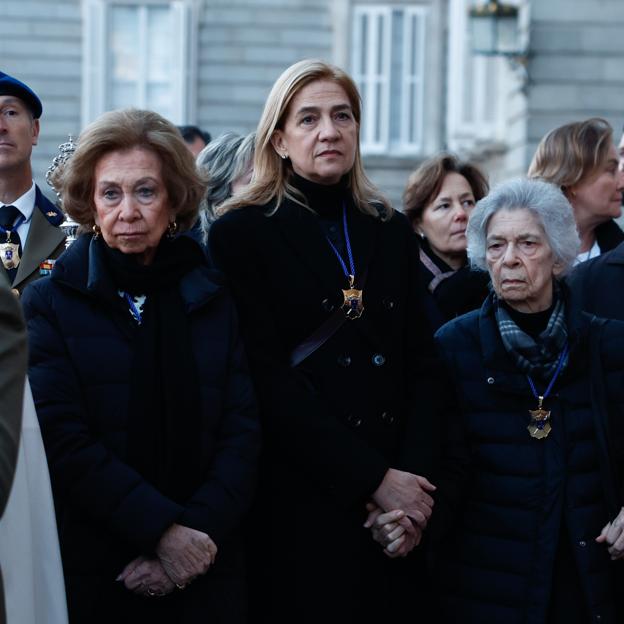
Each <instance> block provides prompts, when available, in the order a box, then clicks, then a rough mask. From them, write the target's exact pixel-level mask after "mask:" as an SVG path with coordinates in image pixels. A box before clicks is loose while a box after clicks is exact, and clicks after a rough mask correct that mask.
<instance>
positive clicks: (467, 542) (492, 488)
mask: <svg viewBox="0 0 624 624" xmlns="http://www.w3.org/2000/svg"><path fill="white" fill-rule="evenodd" d="M568 327H569V330H570V356H569V365H568V366H567V368H566V369H565V371H564V373H563V374H562V375H561V377H560V378H559V379H558V380H557V382H556V385H555V386H554V389H553V393H552V395H551V396H550V397H549V398H548V399H546V402H545V408H546V409H549V410H551V411H552V416H551V420H552V432H551V433H550V435H549V436H548V437H547V438H546V439H544V440H536V439H533V438H531V437H530V435H529V433H528V431H527V425H528V424H529V420H530V416H529V410H530V409H535V408H536V403H537V401H536V399H535V398H534V397H533V395H532V393H531V391H530V388H529V385H528V381H527V379H526V376H525V375H524V374H523V373H521V372H520V371H519V370H518V369H517V368H516V366H515V363H514V362H513V361H512V360H511V358H510V357H509V355H508V354H507V352H506V351H505V348H504V346H503V343H502V341H501V338H500V334H499V332H498V327H497V325H496V321H495V318H494V311H493V304H492V300H491V298H488V299H487V300H486V302H485V303H484V305H483V307H482V308H481V310H480V311H475V312H471V313H469V314H467V315H465V316H463V317H460V318H458V319H456V320H455V321H451V322H450V323H448V324H447V325H445V326H444V327H442V328H441V329H440V330H439V332H438V333H437V334H436V340H437V342H438V344H439V347H440V350H441V353H442V355H443V357H444V361H445V363H446V367H447V370H448V375H449V392H453V391H454V392H455V395H456V403H455V405H453V406H451V409H450V416H449V426H448V436H449V437H448V446H447V450H446V453H445V460H444V462H443V465H444V469H443V473H442V475H441V476H440V477H439V479H438V484H439V489H438V492H436V494H435V497H436V511H434V520H433V526H432V530H433V531H434V533H435V537H436V543H437V550H438V551H439V561H438V564H439V571H440V577H441V579H442V581H441V584H442V595H443V610H444V613H445V618H444V619H442V620H441V621H444V622H453V623H459V622H461V623H463V624H499V623H500V622H505V623H506V624H544V623H545V622H550V621H551V620H550V619H547V618H548V617H549V616H548V613H549V608H550V607H551V605H550V600H551V599H552V598H553V595H554V594H553V591H552V587H553V586H552V583H553V579H552V578H551V575H552V574H553V568H554V567H555V566H556V565H559V564H560V563H561V560H562V554H561V553H566V552H567V553H570V554H569V565H570V566H573V567H574V568H575V570H568V571H567V572H568V573H569V574H570V578H572V579H578V587H577V588H575V587H573V586H569V587H566V588H565V592H566V596H565V601H564V605H565V603H566V602H567V603H568V604H569V603H570V602H571V601H572V602H573V601H574V600H578V606H579V609H580V610H585V611H586V613H587V614H588V615H587V618H588V619H582V620H581V619H579V620H574V621H583V622H585V621H587V622H588V621H590V619H589V618H591V621H601V622H610V623H613V624H615V623H616V622H618V621H621V620H618V619H617V617H616V615H615V612H616V607H615V601H616V600H615V599H616V595H615V593H614V591H613V586H614V583H615V574H616V573H617V570H618V566H619V565H620V563H621V562H615V563H614V562H611V561H610V559H609V556H608V554H607V550H606V547H605V546H604V545H600V544H597V543H596V542H595V541H594V540H595V538H596V537H597V536H598V535H599V534H600V531H601V529H602V527H603V526H604V525H605V524H606V523H607V522H608V521H609V520H612V519H613V518H614V517H615V516H616V515H617V513H618V512H619V510H620V507H621V505H622V502H624V497H623V495H622V488H621V483H622V466H623V463H622V453H621V449H622V435H621V433H622V424H621V422H622V418H623V416H624V351H623V350H622V348H621V346H622V344H624V324H623V323H619V322H616V321H608V322H606V323H605V324H604V325H601V324H600V322H598V321H596V320H595V319H594V320H593V321H592V320H591V319H590V317H588V316H586V315H579V314H576V313H574V312H572V313H571V314H570V316H569V319H568ZM536 383H538V389H539V390H542V391H543V389H544V388H543V387H542V382H536ZM436 513H437V514H438V517H437V519H436V516H435V514H436ZM451 518H452V520H453V522H452V523H451V522H450V520H451ZM436 520H437V526H436ZM558 573H559V574H561V566H560V565H559V572H558ZM564 573H565V570H564ZM558 580H559V579H558V578H557V577H556V575H555V578H554V582H557V581H558ZM564 608H565V606H564ZM551 617H552V614H551ZM553 621H555V620H553ZM556 621H561V620H556Z"/></svg>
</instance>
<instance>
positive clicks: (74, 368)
mask: <svg viewBox="0 0 624 624" xmlns="http://www.w3.org/2000/svg"><path fill="white" fill-rule="evenodd" d="M55 175H56V180H55V185H56V186H57V187H58V188H59V189H60V192H61V194H62V197H63V206H64V209H65V210H66V211H67V212H68V214H69V215H70V216H72V217H73V218H74V220H75V221H76V222H78V223H79V224H81V226H82V227H83V229H88V230H92V231H89V232H88V233H83V234H82V235H81V236H80V237H79V238H78V240H77V241H76V242H75V243H73V245H72V246H71V247H70V248H69V249H68V250H67V251H66V252H65V254H63V257H62V258H61V259H59V260H58V261H57V263H56V264H55V266H54V269H53V271H52V274H51V276H50V277H49V278H44V279H42V280H40V281H39V282H37V283H35V284H33V285H31V286H30V287H29V288H28V289H27V290H26V292H25V293H24V297H23V305H24V311H25V315H26V317H27V321H28V330H29V338H30V368H29V375H30V381H31V384H32V391H33V396H34V399H35V404H36V408H37V414H38V417H39V420H40V424H41V430H42V434H43V438H44V443H45V447H46V452H47V456H48V462H49V465H50V473H51V478H52V484H53V489H54V495H55V504H56V507H57V514H58V517H59V532H60V542H61V551H62V558H63V565H64V571H65V579H66V587H67V597H68V607H69V616H70V621H71V622H76V623H81V622H85V623H89V624H93V623H98V622H134V623H136V622H172V621H175V622H181V623H196V622H205V621H207V620H209V621H211V622H227V623H231V622H243V621H245V613H244V610H245V589H244V572H243V568H242V551H241V540H240V527H241V522H242V519H243V516H244V515H245V512H246V511H247V509H248V507H249V505H250V502H251V500H252V495H253V490H254V481H255V473H256V460H257V456H258V451H259V424H258V421H257V418H256V406H255V400H254V393H253V390H252V384H251V379H250V377H249V375H248V372H247V368H246V364H245V358H244V356H243V349H242V346H241V342H240V340H239V335H238V330H237V321H236V315H235V311H234V307H233V303H232V301H231V299H230V298H229V296H228V294H227V292H226V291H225V289H224V288H223V286H222V284H221V281H220V278H219V277H218V275H216V274H215V273H214V272H212V271H211V270H209V269H208V268H207V266H206V265H205V263H204V254H203V252H202V250H201V248H200V246H199V245H198V244H197V243H196V242H195V241H193V240H191V239H190V238H188V237H186V236H178V235H176V233H177V232H183V231H185V230H187V229H188V228H189V227H190V226H191V224H192V223H193V222H194V220H195V219H196V217H197V210H198V205H199V201H200V199H201V197H202V194H203V192H204V190H205V183H204V181H203V179H202V178H201V177H200V176H199V174H198V173H197V171H196V169H195V164H194V161H193V158H192V156H191V154H190V152H188V150H187V149H186V147H185V145H184V143H183V141H182V139H181V137H180V136H179V134H178V132H177V130H176V129H175V126H173V125H172V124H170V123H169V122H168V121H166V120H165V119H164V118H162V117H161V116H160V115H157V114H156V113H153V112H150V111H140V110H125V111H115V112H112V113H107V114H105V115H103V116H102V117H100V118H99V119H98V120H96V121H95V122H93V123H92V124H91V125H90V126H88V127H87V128H86V129H85V130H84V131H83V133H82V134H81V135H80V137H79V140H78V147H77V149H76V152H75V154H74V155H73V157H72V158H71V159H70V160H69V161H68V162H67V164H66V165H65V166H64V167H63V168H62V169H59V170H58V171H57V172H56V174H55Z"/></svg>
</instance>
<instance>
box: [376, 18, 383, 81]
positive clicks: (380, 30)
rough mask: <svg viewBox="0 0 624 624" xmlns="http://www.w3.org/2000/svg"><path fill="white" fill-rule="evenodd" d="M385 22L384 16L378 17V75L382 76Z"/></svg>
mask: <svg viewBox="0 0 624 624" xmlns="http://www.w3.org/2000/svg"><path fill="white" fill-rule="evenodd" d="M383 26H384V20H383V15H378V16H377V67H376V72H375V73H376V74H377V75H378V76H381V75H382V74H383V70H384V66H383V49H384V29H383Z"/></svg>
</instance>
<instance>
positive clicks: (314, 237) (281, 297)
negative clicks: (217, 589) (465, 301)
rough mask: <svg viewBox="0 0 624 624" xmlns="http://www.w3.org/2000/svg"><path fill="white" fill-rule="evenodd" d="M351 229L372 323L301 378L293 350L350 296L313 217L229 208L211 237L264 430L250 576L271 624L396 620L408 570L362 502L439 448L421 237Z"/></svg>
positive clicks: (420, 470)
mask: <svg viewBox="0 0 624 624" xmlns="http://www.w3.org/2000/svg"><path fill="white" fill-rule="evenodd" d="M348 224H349V225H348V227H349V235H350V238H351V245H352V248H353V254H354V260H355V267H356V273H357V274H358V275H361V273H362V272H364V271H366V272H367V277H366V283H365V285H364V289H363V290H364V306H365V311H364V314H363V316H362V318H360V319H358V320H353V321H351V320H347V321H346V322H345V323H344V324H343V325H342V326H341V328H340V329H339V330H338V331H337V332H336V333H335V334H334V335H333V336H332V337H331V338H330V339H329V340H328V341H327V342H326V343H325V344H324V345H323V346H322V347H321V348H319V349H318V350H317V351H316V352H315V353H314V354H312V355H311V356H310V357H308V358H307V359H306V360H304V361H303V362H302V363H301V364H300V365H299V366H298V367H297V368H291V366H290V365H289V355H290V353H291V352H292V350H293V349H294V348H295V347H296V346H297V345H298V344H299V343H301V342H302V341H303V340H304V339H306V338H307V337H308V336H309V335H310V334H311V333H312V332H313V331H315V330H316V329H317V328H318V327H319V326H320V325H321V324H322V323H323V322H324V321H325V320H326V319H328V317H330V316H331V315H332V314H333V313H334V311H335V310H336V309H337V308H338V307H340V306H341V304H342V300H343V295H342V292H341V289H342V288H346V286H347V284H346V278H345V277H344V275H343V273H342V270H341V267H340V264H339V263H338V261H337V259H336V257H335V255H334V253H333V252H332V250H331V248H330V246H329V244H328V242H327V240H326V239H325V236H324V234H323V231H322V229H321V226H320V224H319V222H318V218H317V217H316V216H315V215H314V214H313V213H312V212H310V211H308V210H306V209H304V208H302V207H301V206H299V205H297V204H295V203H293V202H290V201H286V202H285V203H284V204H283V205H282V206H280V207H279V209H278V210H277V212H276V213H275V214H274V215H273V216H270V217H268V216H266V215H265V210H264V209H263V208H261V207H247V208H243V209H239V210H233V211H231V212H229V213H227V214H226V215H225V216H224V217H222V218H221V219H219V220H218V221H217V222H216V223H214V224H213V225H212V227H211V230H210V236H209V249H210V253H211V255H212V257H213V260H214V261H215V263H216V265H217V266H218V268H220V269H221V270H222V271H223V272H224V273H225V274H226V276H227V277H228V279H229V280H230V283H231V287H232V291H233V293H234V296H235V299H236V301H237V304H238V307H239V312H240V319H241V330H242V332H243V337H244V339H245V342H246V347H247V352H248V355H249V359H250V365H251V367H252V373H253V377H254V380H255V384H256V388H257V392H258V395H259V400H260V408H261V418H262V421H263V425H264V427H265V444H266V446H265V449H266V451H265V453H264V462H263V467H264V473H263V475H262V487H261V495H260V499H259V502H258V503H259V504H258V517H260V518H262V519H264V521H265V522H266V525H267V529H266V530H267V534H266V535H265V538H264V539H265V540H266V541H265V543H264V544H262V546H263V548H261V549H260V551H259V552H258V553H257V554H256V557H257V558H258V560H259V561H260V562H261V574H262V576H263V579H260V578H258V577H256V578H255V583H256V589H258V587H261V588H262V589H261V593H263V594H264V598H265V599H266V601H267V602H268V604H267V605H265V606H264V608H265V610H264V611H261V610H260V611H258V613H259V614H262V615H259V617H265V618H269V617H271V618H273V619H271V620H269V619H265V620H264V621H275V622H283V621H288V622H308V621H310V622H312V621H315V622H317V621H332V622H333V621H336V622H338V621H341V622H345V623H346V622H359V623H360V624H361V623H363V622H369V621H374V620H375V618H377V617H380V616H381V613H382V612H383V610H384V609H385V615H386V616H388V615H390V614H392V613H393V612H396V608H398V607H399V606H400V604H399V601H398V600H396V601H395V602H394V604H393V599H392V597H391V593H390V588H389V587H390V586H391V585H392V583H393V582H394V581H393V575H394V574H397V573H398V572H399V571H401V572H402V568H403V565H405V561H390V560H387V559H386V558H385V556H384V555H383V554H382V552H381V549H380V548H379V547H378V546H377V545H376V544H374V543H373V542H372V539H371V537H370V535H369V533H368V531H366V530H364V529H363V528H362V523H363V521H364V519H365V511H364V506H365V502H366V500H367V499H369V498H370V496H371V495H372V493H373V492H374V491H375V489H376V488H377V487H378V486H379V485H380V483H381V481H382V478H383V476H384V474H385V472H386V471H387V469H388V468H389V467H395V468H400V469H405V470H409V471H411V472H413V473H416V474H424V475H427V474H430V472H431V469H432V466H433V464H434V460H435V455H436V451H437V449H436V443H435V440H436V439H437V438H436V434H435V432H434V428H435V422H433V419H430V418H428V414H429V409H428V407H427V400H428V396H429V395H428V394H427V392H426V391H425V388H426V382H424V376H425V372H424V369H426V366H427V364H426V363H427V361H428V360H427V357H428V354H430V353H431V347H432V345H431V338H430V334H429V330H428V329H427V326H426V321H425V319H424V313H423V310H422V307H421V301H422V292H421V290H420V287H419V282H418V275H417V271H418V268H417V267H418V259H417V245H416V241H415V238H414V235H413V232H412V230H411V228H410V226H409V224H408V223H407V220H406V219H405V218H404V217H403V215H401V214H399V213H395V214H394V215H393V217H392V218H391V219H390V220H389V221H387V222H382V221H381V220H379V219H376V218H373V217H371V216H367V215H364V214H363V213H361V212H359V211H357V210H355V208H353V207H351V208H350V209H349V210H348ZM426 389H427V390H428V389H429V388H426ZM417 560H418V555H415V557H414V561H417ZM414 565H415V566H416V565H417V564H416V563H414ZM414 575H416V572H414ZM260 582H262V584H261V585H258V583H260ZM418 582H419V581H418V580H417V577H416V576H414V577H413V578H412V579H411V581H410V591H411V593H410V595H409V598H410V600H412V601H413V599H414V591H416V592H417V591H418V589H419V587H418ZM397 583H398V581H397ZM386 603H387V604H386ZM329 605H331V615H328V613H327V609H328V608H329ZM393 609H395V610H394V611H393ZM258 621H262V620H260V619H259V620H258Z"/></svg>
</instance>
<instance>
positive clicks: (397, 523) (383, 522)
mask: <svg viewBox="0 0 624 624" xmlns="http://www.w3.org/2000/svg"><path fill="white" fill-rule="evenodd" d="M435 489H436V488H435V486H434V485H433V484H432V483H430V482H429V481H428V480H427V479H426V478H425V477H421V476H419V475H414V474H412V473H410V472H403V471H402V470H396V469H394V468H390V469H389V470H388V471H387V472H386V474H385V476H384V479H383V481H382V482H381V485H380V486H379V487H378V488H377V490H375V492H374V494H373V500H372V501H371V502H369V503H368V504H367V505H366V509H367V511H368V517H367V518H366V522H365V523H364V527H365V528H367V529H370V530H371V532H372V535H373V539H374V540H375V541H376V542H378V543H379V544H381V545H382V546H383V547H384V553H385V554H386V555H387V556H388V557H390V558H392V559H394V558H396V557H405V556H406V555H407V554H408V553H409V552H411V550H412V549H414V548H415V547H416V546H418V544H420V540H421V538H422V532H423V531H424V530H425V528H426V527H427V522H428V520H429V518H430V517H431V512H432V509H433V498H431V496H430V495H429V492H433V491H434V490H435Z"/></svg>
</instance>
